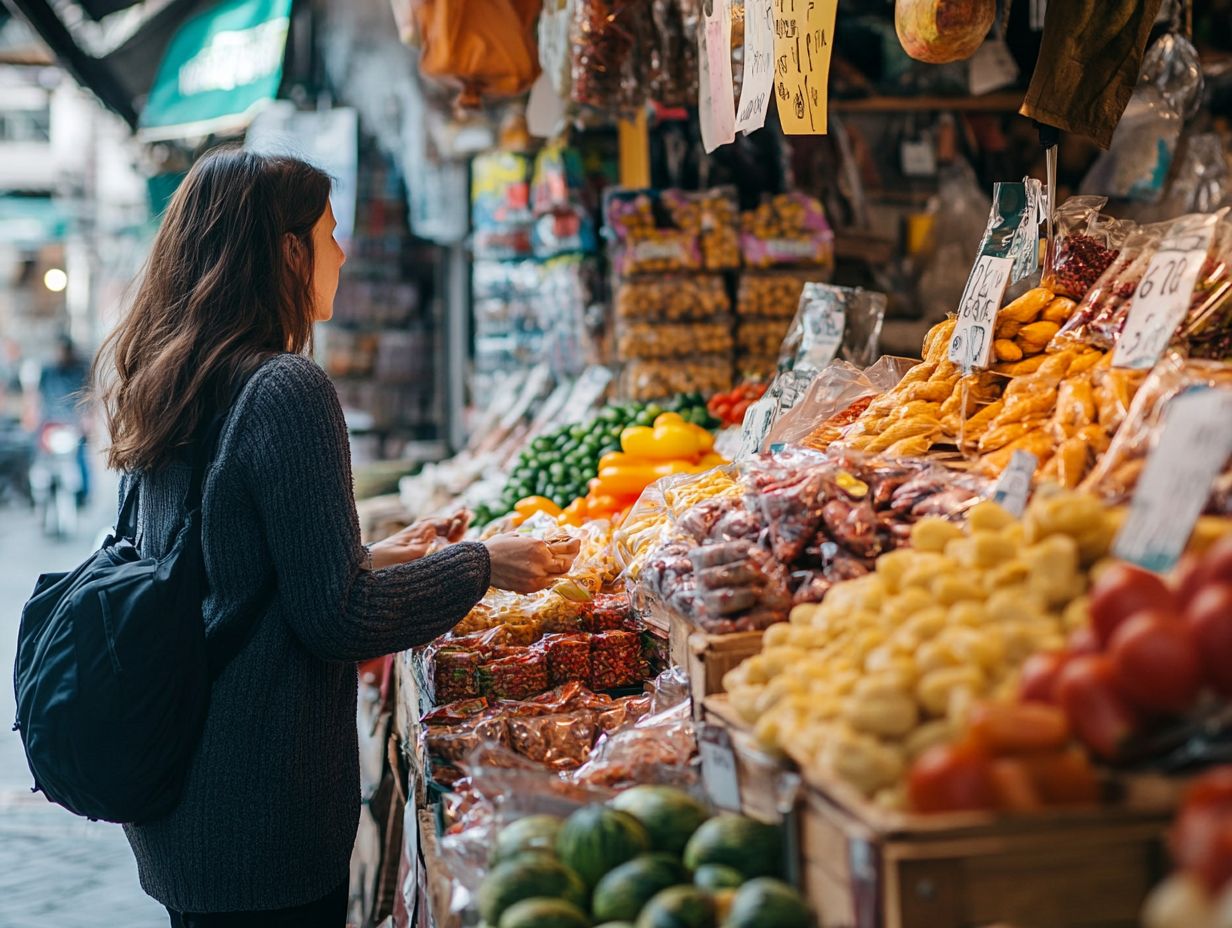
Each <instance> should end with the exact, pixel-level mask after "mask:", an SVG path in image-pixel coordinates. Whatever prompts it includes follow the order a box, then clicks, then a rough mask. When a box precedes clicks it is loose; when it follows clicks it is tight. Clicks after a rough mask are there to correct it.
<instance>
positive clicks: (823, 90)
mask: <svg viewBox="0 0 1232 928" xmlns="http://www.w3.org/2000/svg"><path fill="white" fill-rule="evenodd" d="M837 10H838V0H774V98H775V100H776V101H777V105H778V109H779V122H780V123H781V124H782V126H783V132H784V133H785V134H787V135H825V133H826V106H827V103H828V83H829V80H830V55H831V53H832V52H833V50H834V16H835V13H836V12H837Z"/></svg>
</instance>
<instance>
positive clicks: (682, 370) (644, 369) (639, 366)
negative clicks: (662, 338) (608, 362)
mask: <svg viewBox="0 0 1232 928" xmlns="http://www.w3.org/2000/svg"><path fill="white" fill-rule="evenodd" d="M731 385H732V360H731V356H730V355H711V356H706V355H695V356H692V357H689V358H673V359H671V360H646V359H636V360H634V361H631V362H630V363H629V364H627V365H625V368H624V370H623V371H622V372H621V377H620V386H621V394H622V395H623V396H624V397H626V398H628V399H631V400H655V399H662V398H664V397H668V396H673V395H675V394H677V393H686V392H689V391H693V390H695V391H697V392H699V393H718V392H719V391H721V390H730V389H731Z"/></svg>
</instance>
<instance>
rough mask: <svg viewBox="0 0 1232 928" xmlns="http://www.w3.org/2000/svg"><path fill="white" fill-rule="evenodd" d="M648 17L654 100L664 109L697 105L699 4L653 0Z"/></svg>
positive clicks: (690, 0) (695, 1)
mask: <svg viewBox="0 0 1232 928" xmlns="http://www.w3.org/2000/svg"><path fill="white" fill-rule="evenodd" d="M652 16H653V18H654V25H655V32H656V33H657V35H658V39H659V41H658V43H657V44H656V46H655V49H654V54H655V60H654V61H653V62H652V69H651V70H652V73H653V74H654V75H655V76H656V80H655V82H654V84H653V86H652V93H653V96H654V99H655V100H656V101H657V102H659V103H661V104H663V105H664V106H692V105H694V104H695V103H696V102H697V77H698V62H697V41H696V40H695V36H696V35H697V34H698V31H699V29H700V28H701V0H653V7H652Z"/></svg>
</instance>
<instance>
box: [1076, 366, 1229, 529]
mask: <svg viewBox="0 0 1232 928" xmlns="http://www.w3.org/2000/svg"><path fill="white" fill-rule="evenodd" d="M1194 387H1209V388H1213V389H1218V390H1232V370H1229V368H1228V367H1227V365H1224V364H1220V363H1218V362H1214V361H1204V360H1188V361H1187V360H1185V359H1184V358H1182V357H1181V356H1180V355H1178V354H1169V355H1167V356H1166V357H1164V359H1163V360H1161V361H1160V362H1159V363H1158V364H1156V365H1155V368H1154V369H1153V370H1152V371H1151V373H1150V375H1149V376H1148V377H1147V378H1146V381H1145V382H1144V383H1143V384H1142V387H1141V389H1139V390H1138V392H1137V394H1136V395H1135V396H1134V398H1133V404H1132V405H1131V406H1130V408H1129V412H1128V415H1127V416H1126V418H1125V421H1124V423H1123V424H1122V426H1121V428H1120V429H1119V430H1118V431H1117V433H1116V437H1115V438H1114V439H1113V441H1112V444H1111V446H1110V447H1109V448H1108V451H1107V453H1106V454H1104V455H1103V457H1102V458H1100V460H1099V462H1098V463H1097V464H1096V466H1095V469H1094V470H1092V471H1091V473H1090V474H1089V475H1088V477H1087V478H1086V480H1085V481H1083V483H1082V489H1083V490H1085V491H1087V492H1090V493H1093V494H1095V495H1097V496H1099V497H1101V498H1102V499H1104V500H1106V501H1107V502H1109V503H1124V502H1127V501H1128V500H1129V499H1130V498H1131V497H1132V496H1133V492H1134V488H1135V487H1136V486H1137V485H1138V478H1139V477H1140V476H1141V475H1142V470H1143V468H1144V467H1145V466H1146V461H1147V458H1148V457H1149V456H1150V454H1151V452H1152V451H1153V450H1154V448H1155V446H1156V445H1157V444H1158V443H1159V439H1160V436H1161V434H1162V427H1163V422H1164V416H1165V413H1166V411H1167V407H1168V403H1169V402H1171V401H1172V399H1174V398H1175V397H1177V396H1179V395H1180V394H1182V393H1185V392H1186V391H1188V390H1190V389H1193V388H1194ZM1229 490H1232V461H1229V462H1228V463H1227V465H1225V467H1224V476H1223V477H1222V478H1220V480H1218V481H1217V483H1216V486H1215V488H1214V492H1213V493H1212V495H1211V497H1210V499H1209V500H1208V502H1207V506H1206V512H1207V513H1209V514H1212V515H1222V516H1229V515H1232V495H1230V493H1229Z"/></svg>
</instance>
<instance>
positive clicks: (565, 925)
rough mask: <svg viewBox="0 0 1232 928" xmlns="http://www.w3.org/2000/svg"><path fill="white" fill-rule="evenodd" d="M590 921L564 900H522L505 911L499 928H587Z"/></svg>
mask: <svg viewBox="0 0 1232 928" xmlns="http://www.w3.org/2000/svg"><path fill="white" fill-rule="evenodd" d="M589 926H590V919H589V918H587V917H586V913H585V912H583V911H582V910H581V909H579V908H578V907H577V906H576V905H574V904H573V903H572V902H565V900H564V899H542V898H536V899H523V900H522V901H521V902H515V903H514V904H513V905H511V906H510V907H509V908H507V909H505V914H504V915H502V916H501V920H500V928H589Z"/></svg>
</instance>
